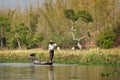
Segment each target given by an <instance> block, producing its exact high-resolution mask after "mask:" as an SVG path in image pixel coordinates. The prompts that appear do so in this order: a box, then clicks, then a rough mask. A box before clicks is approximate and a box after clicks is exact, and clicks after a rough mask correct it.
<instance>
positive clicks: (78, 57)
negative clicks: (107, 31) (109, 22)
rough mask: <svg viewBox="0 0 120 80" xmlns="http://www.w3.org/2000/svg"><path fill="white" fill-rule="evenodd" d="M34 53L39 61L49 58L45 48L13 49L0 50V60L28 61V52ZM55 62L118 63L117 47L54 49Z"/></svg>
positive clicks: (119, 52) (119, 58)
mask: <svg viewBox="0 0 120 80" xmlns="http://www.w3.org/2000/svg"><path fill="white" fill-rule="evenodd" d="M30 53H35V54H36V57H37V58H38V59H39V60H41V61H48V60H49V53H48V52H47V51H46V50H39V49H35V50H13V51H10V50H8V51H0V62H1V63H6V62H14V63H15V62H22V63H23V62H24V63H26V62H30V60H29V58H28V57H29V54H30ZM54 62H55V63H62V64H113V65H114V64H117V65H120V50H119V49H90V50H75V51H72V50H60V51H57V50H56V51H55V56H54Z"/></svg>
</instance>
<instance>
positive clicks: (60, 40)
mask: <svg viewBox="0 0 120 80" xmlns="http://www.w3.org/2000/svg"><path fill="white" fill-rule="evenodd" d="M49 40H53V41H54V42H55V43H56V44H57V46H59V47H61V48H63V49H66V48H71V47H72V46H74V45H75V42H74V41H73V40H72V37H71V35H69V34H68V35H67V34H55V33H53V34H51V35H50V36H48V37H46V38H45V39H44V40H43V42H42V48H44V49H47V48H48V42H49Z"/></svg>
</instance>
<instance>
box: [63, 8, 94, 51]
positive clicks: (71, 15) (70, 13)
mask: <svg viewBox="0 0 120 80" xmlns="http://www.w3.org/2000/svg"><path fill="white" fill-rule="evenodd" d="M64 15H65V17H66V18H67V19H70V20H71V24H72V26H71V35H72V37H73V40H74V41H76V42H77V46H78V47H79V48H80V49H82V45H81V43H80V42H81V40H82V39H83V38H85V37H86V35H84V36H82V37H80V38H75V34H74V32H75V31H76V30H75V26H74V25H75V23H76V22H77V21H78V19H81V20H82V21H84V22H86V23H89V22H92V21H93V19H92V16H91V15H90V14H89V12H88V11H84V10H81V11H79V12H77V13H75V12H74V10H73V9H67V10H65V11H64Z"/></svg>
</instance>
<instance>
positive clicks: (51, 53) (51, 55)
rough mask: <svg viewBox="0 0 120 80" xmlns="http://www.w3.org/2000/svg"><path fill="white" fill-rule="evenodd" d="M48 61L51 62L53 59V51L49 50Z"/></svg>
mask: <svg viewBox="0 0 120 80" xmlns="http://www.w3.org/2000/svg"><path fill="white" fill-rule="evenodd" d="M49 57H50V61H51V62H52V60H53V57H54V50H50V56H49Z"/></svg>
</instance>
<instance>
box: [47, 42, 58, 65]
mask: <svg viewBox="0 0 120 80" xmlns="http://www.w3.org/2000/svg"><path fill="white" fill-rule="evenodd" d="M56 46H57V44H56V43H55V42H54V41H53V40H50V41H49V45H48V51H49V59H50V63H52V62H53V57H54V49H55V48H56Z"/></svg>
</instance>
